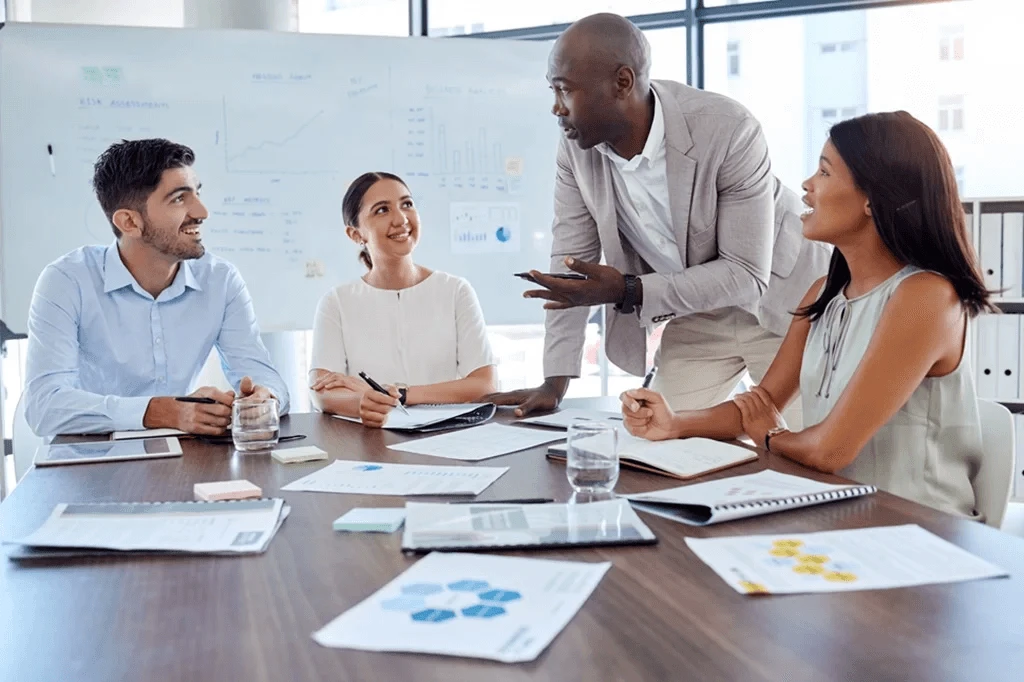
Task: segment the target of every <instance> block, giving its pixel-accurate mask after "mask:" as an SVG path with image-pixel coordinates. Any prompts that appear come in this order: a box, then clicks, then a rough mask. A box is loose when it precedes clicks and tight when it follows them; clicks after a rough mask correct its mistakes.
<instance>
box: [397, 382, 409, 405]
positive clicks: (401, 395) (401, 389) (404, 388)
mask: <svg viewBox="0 0 1024 682" xmlns="http://www.w3.org/2000/svg"><path fill="white" fill-rule="evenodd" d="M395 388H397V389H398V404H399V405H405V400H406V398H407V397H408V395H409V385H408V384H395Z"/></svg>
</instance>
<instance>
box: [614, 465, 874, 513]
mask: <svg viewBox="0 0 1024 682" xmlns="http://www.w3.org/2000/svg"><path fill="white" fill-rule="evenodd" d="M876 491H877V488H876V487H875V486H873V485H860V484H854V485H831V484H828V483H821V482H820V481H814V480H811V479H809V478H803V477H800V476H791V475H789V474H782V473H779V472H777V471H771V470H765V471H759V472H757V473H756V474H747V475H745V476H732V477H729V478H721V479H718V480H715V481H708V482H706V483H694V484H691V485H685V486H680V487H678V488H670V489H668V490H656V491H654V492H650V493H640V494H637V495H626V498H627V499H628V500H629V501H630V502H631V503H632V505H633V506H634V507H635V508H636V509H638V510H640V511H644V512H648V513H650V514H656V515H658V516H664V517H666V518H669V519H673V520H675V521H681V522H683V523H686V524H690V525H692V526H707V525H710V524H713V523H721V522H723V521H732V520H734V519H742V518H747V517H751V516H760V515H762V514H771V513H774V512H779V511H785V510H787V509H798V508H800V507H809V506H812V505H816V504H824V503H826V502H834V501H837V500H844V499H849V498H853V497H861V496H863V495H870V494H871V493H874V492H876Z"/></svg>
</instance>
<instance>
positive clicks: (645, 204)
mask: <svg viewBox="0 0 1024 682" xmlns="http://www.w3.org/2000/svg"><path fill="white" fill-rule="evenodd" d="M651 92H652V93H654V120H653V121H652V122H651V132H650V133H648V134H647V142H646V143H645V144H644V148H643V151H641V152H640V153H639V154H637V155H636V156H634V157H633V158H632V159H629V160H626V159H624V158H622V157H621V156H619V155H618V154H616V153H615V150H613V149H612V148H611V147H610V146H609V145H608V144H607V143H602V144H600V145H598V146H597V150H598V151H599V152H601V153H602V154H604V155H605V156H607V157H608V158H609V159H610V160H611V162H612V180H613V183H614V186H615V212H616V214H617V217H618V222H619V230H620V231H621V232H622V234H623V235H624V236H625V237H626V239H628V240H629V243H630V244H631V245H632V246H633V248H634V249H635V250H636V252H637V253H638V254H640V257H641V258H643V259H644V260H645V261H646V262H647V264H648V265H650V266H651V267H652V268H654V271H655V272H660V273H674V272H682V271H683V269H684V266H683V258H682V256H681V255H680V253H679V246H678V244H677V242H676V234H675V231H674V230H673V229H672V211H671V210H670V209H669V204H668V170H667V166H666V164H665V114H664V111H663V110H662V107H661V100H660V99H659V98H658V93H656V92H654V90H653V89H652V90H651Z"/></svg>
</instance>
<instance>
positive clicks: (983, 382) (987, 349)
mask: <svg viewBox="0 0 1024 682" xmlns="http://www.w3.org/2000/svg"><path fill="white" fill-rule="evenodd" d="M999 318H1000V316H999V315H979V316H978V318H977V331H978V337H977V338H978V343H977V346H978V356H977V357H978V361H977V363H976V365H975V366H976V367H977V368H978V370H977V371H978V375H977V381H978V397H979V398H987V399H988V400H997V399H998V393H999V391H998V388H997V386H998V384H997V382H996V371H997V370H996V367H997V364H998V361H999Z"/></svg>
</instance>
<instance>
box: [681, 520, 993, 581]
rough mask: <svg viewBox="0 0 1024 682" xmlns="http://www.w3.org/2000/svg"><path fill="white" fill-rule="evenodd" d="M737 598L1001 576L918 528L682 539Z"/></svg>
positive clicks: (908, 526) (989, 565)
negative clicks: (735, 592)
mask: <svg viewBox="0 0 1024 682" xmlns="http://www.w3.org/2000/svg"><path fill="white" fill-rule="evenodd" d="M686 544H687V545H689V547H690V549H692V550H693V552H694V554H696V555H697V556H698V557H699V558H700V559H701V560H702V561H703V562H704V563H706V564H707V565H708V566H710V567H711V568H712V569H713V570H714V571H715V573H717V574H718V575H719V577H721V578H722V579H723V580H724V581H725V582H727V583H729V585H731V586H732V587H733V589H735V590H736V591H737V592H742V593H745V594H793V593H799V592H848V591H852V590H880V589H887V588H892V587H911V586H913V585H929V584H933V583H952V582H960V581H964V580H978V579H980V578H997V577H1002V576H1005V575H1008V574H1007V572H1006V571H1004V570H1002V569H1001V568H998V567H996V566H993V565H992V564H990V563H988V562H987V561H984V560H982V559H979V558H978V557H976V556H974V555H973V554H971V553H969V552H967V551H966V550H963V549H960V548H959V547H957V546H956V545H954V544H952V543H949V542H946V541H945V540H943V539H942V538H940V537H938V536H935V535H932V534H931V533H929V532H928V531H926V530H924V529H923V528H921V527H920V526H917V525H913V524H909V525H905V526H883V527H881V528H858V529H856V530H831V531H824V532H820V533H803V534H799V533H797V534H792V535H748V536H739V537H721V538H700V539H698V538H687V539H686Z"/></svg>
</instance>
